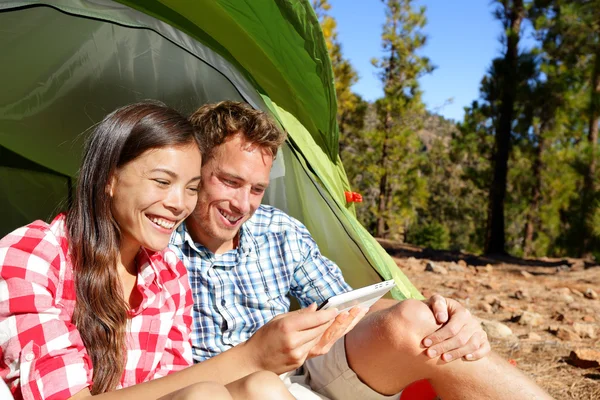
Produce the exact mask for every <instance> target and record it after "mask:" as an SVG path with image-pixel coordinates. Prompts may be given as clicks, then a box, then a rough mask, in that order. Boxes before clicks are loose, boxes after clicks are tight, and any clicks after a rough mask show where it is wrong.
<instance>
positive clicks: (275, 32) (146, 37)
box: [0, 0, 421, 299]
mask: <svg viewBox="0 0 600 400" xmlns="http://www.w3.org/2000/svg"><path fill="white" fill-rule="evenodd" d="M0 26H1V27H2V35H1V36H0V54H1V55H2V56H1V57H2V61H1V62H0V79H1V81H2V85H1V87H2V90H0V236H4V235H5V234H6V233H8V232H10V231H11V230H13V229H14V228H16V227H18V226H21V225H24V224H26V223H28V222H30V221H32V220H34V219H45V220H48V219H49V218H51V217H52V216H53V215H54V214H55V213H56V212H57V211H60V210H62V209H64V208H66V207H67V206H68V204H69V202H70V201H71V197H72V188H73V183H74V181H75V179H76V175H77V167H78V164H79V160H80V154H81V147H82V143H83V141H84V138H85V135H86V133H87V132H89V127H90V126H92V125H93V124H95V123H97V122H98V121H99V120H100V119H101V118H102V117H103V116H104V115H105V114H106V113H108V112H109V111H111V110H113V109H115V108H116V107H119V106H121V105H124V104H127V103H131V102H134V101H139V100H143V99H149V98H151V99H158V100H161V101H163V102H165V103H166V104H168V105H170V106H172V107H175V108H177V109H179V110H180V111H182V112H183V113H190V112H191V111H193V110H194V109H195V108H196V107H198V106H199V105H200V104H203V103H206V102H213V101H219V100H224V99H233V100H241V101H246V102H248V103H249V104H251V105H252V106H253V107H255V108H259V109H262V110H265V111H267V112H269V113H270V114H271V115H272V116H273V117H274V118H275V119H276V120H277V121H278V122H279V123H280V124H281V125H282V126H283V127H284V129H285V130H286V131H287V132H288V134H289V139H288V141H287V142H286V144H285V146H284V147H283V149H282V151H280V154H279V155H278V157H277V160H276V163H275V165H274V168H273V171H272V176H271V185H270V187H269V190H268V193H267V194H266V195H265V202H266V203H269V204H272V205H274V206H276V207H278V208H280V209H282V210H284V211H286V212H288V213H289V214H291V215H292V216H294V217H296V218H298V219H299V220H301V221H302V222H303V223H304V224H305V225H306V226H307V227H308V229H309V230H310V231H311V232H312V233H313V235H314V236H315V239H316V240H317V243H318V244H319V246H320V248H321V250H322V252H323V253H324V254H325V255H326V256H328V257H329V258H331V259H333V260H334V261H335V262H336V263H337V264H338V265H339V266H340V267H341V269H342V271H343V273H344V276H345V277H346V279H347V281H348V282H349V283H350V284H351V285H352V286H354V287H359V286H364V285H366V284H369V283H373V282H377V281H380V280H381V279H382V278H385V279H390V278H394V279H395V281H396V287H395V288H394V290H393V292H392V295H393V296H394V297H396V298H398V299H403V298H408V297H415V298H420V296H421V295H420V294H419V292H418V291H417V290H416V289H415V287H414V286H413V285H412V284H411V283H410V282H409V281H408V279H407V278H406V277H405V276H404V274H403V273H402V272H401V271H400V270H399V268H398V267H397V266H396V264H395V263H394V261H393V260H392V259H391V258H390V257H389V256H388V255H387V254H386V252H385V251H384V250H383V249H382V248H381V247H380V246H379V244H378V243H377V242H376V241H375V240H374V239H373V238H372V237H371V236H370V235H369V234H368V232H366V230H365V229H364V228H363V227H362V226H361V225H360V223H358V221H357V220H356V217H355V210H354V205H352V204H351V203H348V202H347V201H346V198H345V192H346V191H349V190H350V187H349V184H348V180H347V178H346V175H345V172H344V169H343V166H342V163H341V161H340V158H339V155H338V128H337V123H336V98H335V90H334V86H333V74H332V68H331V63H330V60H329V57H328V54H327V50H326V47H325V42H324V38H323V34H322V31H321V28H320V26H319V23H318V20H317V18H316V16H315V14H314V11H313V10H312V8H311V5H310V3H309V1H308V0H195V1H181V0H179V1H178V0H130V1H128V0H124V1H111V0H54V1H28V0H20V1H15V0H0Z"/></svg>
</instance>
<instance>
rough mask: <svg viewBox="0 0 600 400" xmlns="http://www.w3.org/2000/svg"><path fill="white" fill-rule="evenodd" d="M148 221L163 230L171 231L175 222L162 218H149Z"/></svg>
mask: <svg viewBox="0 0 600 400" xmlns="http://www.w3.org/2000/svg"><path fill="white" fill-rule="evenodd" d="M150 221H152V222H154V223H155V224H156V225H158V226H160V227H163V228H165V229H173V227H174V226H175V222H171V221H167V220H164V219H162V218H155V217H153V218H150Z"/></svg>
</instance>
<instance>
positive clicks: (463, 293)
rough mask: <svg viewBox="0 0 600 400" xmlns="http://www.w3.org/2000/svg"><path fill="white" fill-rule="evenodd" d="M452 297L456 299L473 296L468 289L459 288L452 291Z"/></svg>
mask: <svg viewBox="0 0 600 400" xmlns="http://www.w3.org/2000/svg"><path fill="white" fill-rule="evenodd" d="M452 297H453V298H455V299H461V300H466V299H468V298H469V297H471V295H470V294H469V292H468V291H466V290H464V289H463V290H458V291H456V292H454V293H452Z"/></svg>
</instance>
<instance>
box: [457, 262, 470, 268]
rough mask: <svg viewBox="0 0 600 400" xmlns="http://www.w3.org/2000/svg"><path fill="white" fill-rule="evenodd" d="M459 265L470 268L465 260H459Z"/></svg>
mask: <svg viewBox="0 0 600 400" xmlns="http://www.w3.org/2000/svg"><path fill="white" fill-rule="evenodd" d="M458 265H460V266H461V267H463V268H467V267H468V266H469V265H468V264H467V262H466V261H465V260H458Z"/></svg>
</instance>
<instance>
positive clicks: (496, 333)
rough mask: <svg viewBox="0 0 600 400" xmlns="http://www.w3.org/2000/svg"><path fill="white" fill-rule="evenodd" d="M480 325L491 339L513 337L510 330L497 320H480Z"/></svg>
mask: <svg viewBox="0 0 600 400" xmlns="http://www.w3.org/2000/svg"><path fill="white" fill-rule="evenodd" d="M481 327H482V328H483V330H484V331H485V332H486V333H487V334H488V336H489V337H490V338H492V339H508V338H511V337H514V336H513V332H512V330H511V329H510V328H509V327H508V326H506V325H504V324H503V323H501V322H498V321H488V320H482V321H481Z"/></svg>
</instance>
